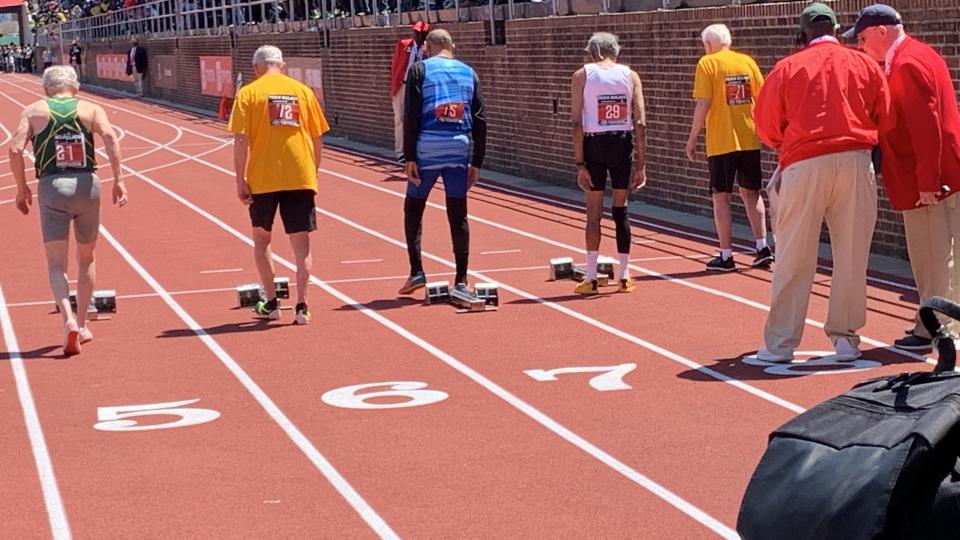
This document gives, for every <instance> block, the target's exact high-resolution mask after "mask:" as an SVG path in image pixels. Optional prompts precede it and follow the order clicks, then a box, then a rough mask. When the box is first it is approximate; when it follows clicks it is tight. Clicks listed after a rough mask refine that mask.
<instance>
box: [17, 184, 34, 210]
mask: <svg viewBox="0 0 960 540" xmlns="http://www.w3.org/2000/svg"><path fill="white" fill-rule="evenodd" d="M31 206H33V192H32V191H30V188H28V187H24V188H23V189H18V190H17V210H20V213H22V214H23V215H27V214H29V213H30V207H31Z"/></svg>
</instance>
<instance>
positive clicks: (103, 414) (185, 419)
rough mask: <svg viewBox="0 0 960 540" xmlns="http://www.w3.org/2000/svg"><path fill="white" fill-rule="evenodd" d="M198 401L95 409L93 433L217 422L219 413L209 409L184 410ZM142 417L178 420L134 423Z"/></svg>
mask: <svg viewBox="0 0 960 540" xmlns="http://www.w3.org/2000/svg"><path fill="white" fill-rule="evenodd" d="M198 401H200V400H199V399H189V400H186V401H171V402H168V403H145V404H142V405H121V406H119V407H97V420H99V422H97V423H96V424H94V426H93V429H97V430H100V431H149V430H152V429H171V428H179V427H187V426H196V425H199V424H205V423H207V422H212V421H214V420H216V419H217V418H220V413H219V412H217V411H214V410H212V409H196V408H190V407H184V405H190V404H193V403H196V402H198ZM141 416H177V417H179V419H177V420H172V421H169V422H164V423H162V424H140V423H138V422H139V420H135V419H136V418H139V417H141Z"/></svg>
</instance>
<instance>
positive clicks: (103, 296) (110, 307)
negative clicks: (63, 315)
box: [54, 290, 117, 319]
mask: <svg viewBox="0 0 960 540" xmlns="http://www.w3.org/2000/svg"><path fill="white" fill-rule="evenodd" d="M54 308H55V309H56V311H57V313H60V306H59V305H58V304H54ZM70 308H71V309H72V310H73V312H74V313H76V312H77V291H70ZM116 312H117V292H116V291H111V290H101V291H93V297H92V298H90V305H88V306H87V318H88V319H109V316H105V315H102V314H106V313H116Z"/></svg>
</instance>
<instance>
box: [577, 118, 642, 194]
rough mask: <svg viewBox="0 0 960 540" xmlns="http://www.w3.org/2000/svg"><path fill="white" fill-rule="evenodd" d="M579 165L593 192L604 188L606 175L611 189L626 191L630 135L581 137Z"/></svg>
mask: <svg viewBox="0 0 960 540" xmlns="http://www.w3.org/2000/svg"><path fill="white" fill-rule="evenodd" d="M583 161H584V162H585V163H586V167H587V172H589V173H590V179H591V180H592V181H593V191H603V190H604V189H606V187H607V174H608V173H609V174H610V183H611V184H612V185H613V189H629V188H630V173H631V171H632V169H633V133H631V132H629V131H614V132H610V133H597V134H589V135H584V137H583Z"/></svg>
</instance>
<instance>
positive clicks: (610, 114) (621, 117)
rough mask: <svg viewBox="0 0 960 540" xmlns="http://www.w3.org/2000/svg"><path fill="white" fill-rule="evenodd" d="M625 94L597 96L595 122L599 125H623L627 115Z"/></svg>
mask: <svg viewBox="0 0 960 540" xmlns="http://www.w3.org/2000/svg"><path fill="white" fill-rule="evenodd" d="M628 111H629V109H627V95H626V94H610V95H605V96H597V123H598V124H600V125H601V126H625V125H627V121H628V119H629V117H628V114H627V113H628Z"/></svg>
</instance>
